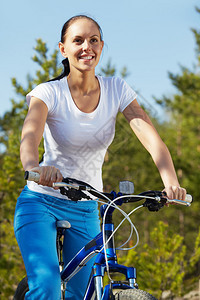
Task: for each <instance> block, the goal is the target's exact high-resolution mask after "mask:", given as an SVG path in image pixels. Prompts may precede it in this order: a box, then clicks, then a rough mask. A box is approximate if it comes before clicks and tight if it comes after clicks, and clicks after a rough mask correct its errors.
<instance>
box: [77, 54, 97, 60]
mask: <svg viewBox="0 0 200 300" xmlns="http://www.w3.org/2000/svg"><path fill="white" fill-rule="evenodd" d="M93 58H94V56H92V55H84V56H80V57H79V59H83V60H87V61H90V60H92V59H93Z"/></svg>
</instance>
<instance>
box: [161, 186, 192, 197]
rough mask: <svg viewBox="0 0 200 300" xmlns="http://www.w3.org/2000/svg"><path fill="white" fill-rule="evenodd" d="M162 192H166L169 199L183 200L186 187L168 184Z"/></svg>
mask: <svg viewBox="0 0 200 300" xmlns="http://www.w3.org/2000/svg"><path fill="white" fill-rule="evenodd" d="M163 192H166V194H167V197H168V198H169V199H178V200H185V196H186V189H184V188H181V187H180V186H175V185H170V186H167V187H165V189H164V190H163Z"/></svg>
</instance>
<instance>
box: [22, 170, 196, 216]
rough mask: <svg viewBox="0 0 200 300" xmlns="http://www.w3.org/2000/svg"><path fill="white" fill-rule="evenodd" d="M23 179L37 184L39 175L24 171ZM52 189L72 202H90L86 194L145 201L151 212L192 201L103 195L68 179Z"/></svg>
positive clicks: (161, 195)
mask: <svg viewBox="0 0 200 300" xmlns="http://www.w3.org/2000/svg"><path fill="white" fill-rule="evenodd" d="M24 179H25V180H29V181H35V182H39V179H40V174H39V173H36V172H31V171H30V172H29V171H26V172H25V174H24ZM53 187H59V188H60V192H61V194H63V195H66V196H67V197H68V198H69V199H71V200H74V201H78V200H81V199H82V198H85V199H88V200H91V198H90V197H89V196H88V193H89V194H91V195H93V196H95V197H97V198H101V199H104V200H108V198H109V199H110V200H113V199H115V198H117V197H120V196H121V198H123V202H125V203H127V202H137V201H140V200H143V199H146V201H145V202H144V206H146V207H148V209H149V210H152V211H155V210H156V211H157V210H159V209H160V208H161V207H162V206H163V205H164V204H167V203H169V204H171V203H176V204H181V205H185V206H190V205H191V203H192V201H193V200H192V196H191V195H189V194H187V195H186V198H185V200H178V199H168V198H167V196H166V193H165V192H160V191H146V192H142V193H140V194H138V195H133V194H132V193H131V194H129V193H126V194H125V193H121V192H119V193H115V192H114V191H112V192H111V193H104V192H100V191H98V190H96V189H95V188H93V187H92V186H91V185H89V184H87V183H85V182H83V181H79V180H76V179H73V178H69V177H66V178H63V181H62V182H55V183H53ZM84 192H88V193H84ZM132 192H133V191H132ZM150 200H151V201H150Z"/></svg>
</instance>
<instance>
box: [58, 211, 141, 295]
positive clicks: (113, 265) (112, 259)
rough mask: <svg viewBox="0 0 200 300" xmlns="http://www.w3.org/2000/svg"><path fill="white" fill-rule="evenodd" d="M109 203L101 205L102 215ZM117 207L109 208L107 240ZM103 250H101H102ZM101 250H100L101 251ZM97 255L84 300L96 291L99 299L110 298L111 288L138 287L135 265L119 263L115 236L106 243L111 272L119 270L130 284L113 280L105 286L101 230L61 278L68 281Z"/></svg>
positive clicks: (106, 230) (70, 263)
mask: <svg viewBox="0 0 200 300" xmlns="http://www.w3.org/2000/svg"><path fill="white" fill-rule="evenodd" d="M106 207H107V205H103V206H101V215H103V214H104V212H105V209H106ZM114 209H115V208H113V207H112V208H109V210H108V212H107V216H108V218H107V221H106V224H105V227H104V232H105V238H106V241H107V240H108V239H109V237H110V236H111V235H112V234H113V231H114V224H113V223H112V213H113V211H114ZM100 250H101V251H100ZM99 251H100V252H99ZM94 255H97V257H96V260H95V263H94V265H93V267H92V272H91V276H90V279H89V282H88V286H87V289H86V292H85V296H84V300H89V299H91V297H92V296H93V294H94V292H95V293H96V299H97V300H106V299H109V294H110V290H111V289H115V288H120V289H130V288H132V289H133V288H136V287H137V284H136V269H135V268H133V267H126V266H123V265H119V264H118V263H117V256H116V252H115V247H114V238H113V237H112V238H111V239H110V240H109V241H108V243H107V245H106V255H107V258H108V266H109V270H110V271H111V272H118V273H121V274H124V275H125V276H126V280H127V281H128V282H129V285H127V284H124V283H121V282H113V283H112V286H111V285H107V286H106V287H105V288H103V276H104V274H105V272H106V271H107V267H106V262H105V252H104V249H103V233H102V232H100V233H99V234H98V235H97V236H96V237H95V238H94V239H92V240H91V241H90V242H89V243H88V244H87V245H85V246H84V247H83V248H82V249H81V250H80V251H79V252H78V253H77V254H76V256H74V258H73V259H72V260H71V261H70V262H69V263H68V264H67V266H66V267H65V268H64V269H63V271H62V272H61V279H62V280H63V281H64V282H67V281H69V280H70V279H71V277H73V276H74V275H75V274H76V273H77V272H78V271H79V270H80V269H81V268H83V267H84V265H85V264H86V262H87V261H88V260H89V259H90V258H91V257H93V256H94Z"/></svg>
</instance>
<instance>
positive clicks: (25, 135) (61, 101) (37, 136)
mask: <svg viewBox="0 0 200 300" xmlns="http://www.w3.org/2000/svg"><path fill="white" fill-rule="evenodd" d="M103 46H104V42H103V39H102V31H101V28H100V26H99V25H98V24H97V22H96V21H94V20H93V19H91V18H90V17H87V16H83V15H81V16H75V17H73V18H71V19H70V20H68V21H67V22H66V23H65V24H64V26H63V29H62V33H61V41H60V42H59V49H60V52H61V54H62V55H63V57H64V58H65V59H64V61H63V64H64V71H63V73H62V74H61V75H60V76H58V77H57V78H54V79H52V80H51V81H49V82H45V83H42V84H40V85H38V86H36V87H35V88H34V89H33V90H32V91H31V92H30V93H29V94H28V95H27V103H28V105H29V110H28V114H27V116H26V119H25V121H24V126H23V129H22V140H21V147H20V155H21V161H22V164H23V167H24V170H25V171H33V172H38V173H39V174H40V180H39V182H38V183H35V182H30V181H28V183H27V187H25V189H24V190H23V191H22V193H21V195H20V197H19V198H18V202H17V205H16V211H15V220H14V228H15V235H16V238H17V241H18V243H19V246H20V249H21V252H22V256H23V259H24V263H25V267H26V271H27V276H28V282H29V291H28V293H27V294H26V299H48V300H54V299H59V297H60V283H61V278H60V273H59V265H58V259H57V252H56V243H55V240H56V225H55V224H56V221H57V220H62V219H67V220H68V221H69V222H70V223H71V225H72V229H71V230H69V231H67V232H66V235H65V239H64V248H63V254H64V258H65V264H67V263H68V262H69V261H70V260H71V258H72V257H73V256H74V255H75V253H76V252H78V251H79V250H80V249H81V248H82V247H83V246H84V245H85V244H87V243H88V242H89V240H91V237H94V236H95V235H96V234H97V233H98V232H99V219H98V207H97V205H96V204H95V202H93V201H91V203H88V201H83V200H81V201H80V202H81V203H76V204H75V206H74V203H71V201H70V200H66V197H65V196H63V195H61V194H60V193H59V191H58V190H55V189H53V188H52V184H53V183H54V182H59V181H62V178H63V177H71V178H76V179H78V180H81V181H85V182H87V183H88V184H90V185H91V186H94V187H95V188H96V189H97V190H102V189H103V182H102V165H103V162H104V157H105V154H106V151H107V149H108V147H109V145H110V144H111V142H112V140H113V138H114V135H115V121H116V116H117V114H118V112H122V113H123V114H124V116H125V118H126V119H127V121H128V122H129V123H130V126H131V128H132V130H133V132H134V133H135V134H136V136H137V137H138V139H139V140H140V141H141V143H142V144H143V146H144V147H145V148H146V149H147V150H148V151H149V153H150V154H151V156H152V158H153V160H154V162H155V164H156V166H157V167H158V170H159V172H160V175H161V178H162V181H163V184H164V187H165V191H166V192H167V194H168V197H169V198H174V199H180V200H182V199H183V200H184V198H185V194H186V191H185V189H183V188H181V187H180V186H179V182H178V179H177V177H176V173H175V169H174V166H173V162H172V159H171V156H170V154H169V151H168V149H167V147H166V145H165V144H164V143H163V141H162V140H161V138H160V137H159V135H158V133H157V131H156V130H155V128H154V126H153V124H152V123H151V121H150V120H149V118H148V116H147V115H146V114H145V112H144V111H143V110H142V108H141V107H140V106H139V104H138V103H137V101H136V93H135V92H134V91H133V90H132V89H131V88H130V86H129V85H128V84H127V83H126V82H125V81H124V80H123V79H121V78H116V77H110V78H108V77H102V76H96V75H95V68H96V66H97V64H98V62H99V59H100V56H101V53H102V49H103ZM42 136H44V150H45V153H44V160H43V162H42V163H39V154H38V145H39V144H40V141H41V139H42ZM63 198H64V199H65V200H63ZM85 202H87V203H85ZM88 207H90V209H88ZM88 226H89V227H90V228H88ZM44 233H45V234H44ZM27 240H29V241H31V242H30V243H27ZM93 262H94V259H91V260H90V261H89V262H88V263H87V266H85V267H84V269H82V270H81V271H80V272H79V273H78V274H76V275H75V276H74V277H73V278H72V279H71V280H70V281H69V283H68V284H67V288H66V293H67V298H66V299H73V300H80V299H83V298H84V291H85V289H86V286H87V281H88V276H89V274H90V271H91V266H92V264H93ZM77 282H78V288H77Z"/></svg>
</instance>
